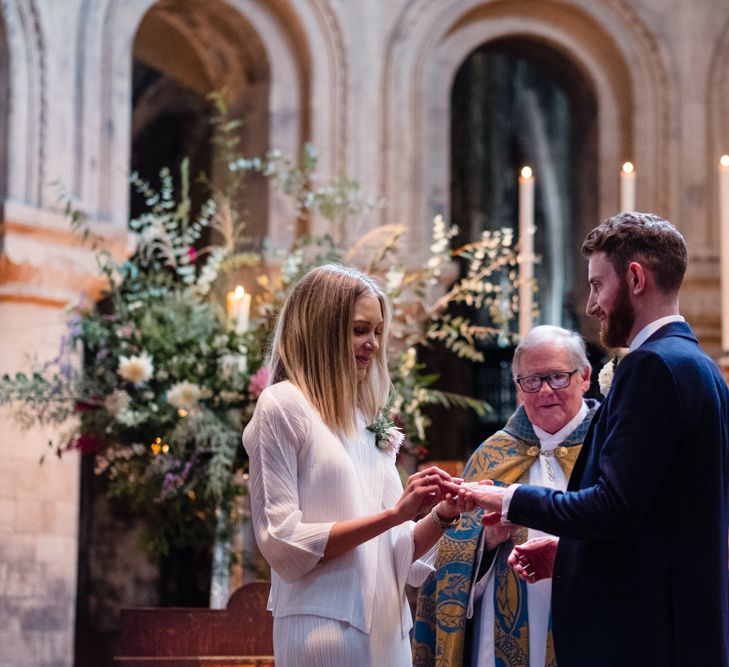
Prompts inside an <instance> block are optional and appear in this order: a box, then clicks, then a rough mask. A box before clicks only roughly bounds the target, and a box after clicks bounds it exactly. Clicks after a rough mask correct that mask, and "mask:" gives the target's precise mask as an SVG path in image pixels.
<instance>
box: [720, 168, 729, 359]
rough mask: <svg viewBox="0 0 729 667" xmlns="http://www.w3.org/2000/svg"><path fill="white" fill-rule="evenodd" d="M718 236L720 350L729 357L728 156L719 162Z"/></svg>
mask: <svg viewBox="0 0 729 667" xmlns="http://www.w3.org/2000/svg"><path fill="white" fill-rule="evenodd" d="M719 234H720V257H721V264H720V269H719V270H720V271H721V349H722V352H723V353H724V354H725V355H729V155H722V156H721V160H719Z"/></svg>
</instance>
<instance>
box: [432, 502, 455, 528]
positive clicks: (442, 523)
mask: <svg viewBox="0 0 729 667" xmlns="http://www.w3.org/2000/svg"><path fill="white" fill-rule="evenodd" d="M437 508H438V506H437V505H434V506H433V509H432V510H430V518H431V519H432V521H433V523H434V524H435V525H436V526H438V528H441V529H442V530H446V529H447V528H452V527H453V526H455V525H456V524H457V523H458V522H459V521H460V520H461V515H460V514H456V516H454V517H453V518H452V519H444V518H443V517H441V515H440V514H438V509H437Z"/></svg>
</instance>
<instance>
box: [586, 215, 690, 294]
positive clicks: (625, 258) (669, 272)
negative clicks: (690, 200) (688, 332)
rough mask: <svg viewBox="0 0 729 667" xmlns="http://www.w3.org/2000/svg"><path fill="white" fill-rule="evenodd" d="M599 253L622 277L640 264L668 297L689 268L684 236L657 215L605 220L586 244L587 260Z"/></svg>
mask: <svg viewBox="0 0 729 667" xmlns="http://www.w3.org/2000/svg"><path fill="white" fill-rule="evenodd" d="M596 252H604V253H605V254H606V255H607V257H608V259H609V260H610V263H611V264H612V266H613V269H614V270H615V273H616V274H617V275H618V276H621V277H622V276H624V275H625V272H626V271H627V270H628V265H629V264H630V262H640V263H641V264H643V266H645V267H646V268H648V269H649V270H650V271H651V273H652V274H653V276H654V277H655V280H656V285H657V287H658V289H660V290H661V291H662V292H663V293H665V294H672V293H675V292H678V290H679V288H680V287H681V283H682V282H683V277H684V274H685V273H686V266H687V264H688V250H687V248H686V241H685V240H684V238H683V236H681V232H679V231H678V229H676V228H675V227H674V226H673V225H672V224H671V223H670V222H668V220H665V219H664V218H662V217H660V216H659V215H655V214H654V213H635V212H630V213H620V214H619V215H615V216H613V217H612V218H607V219H606V220H603V222H602V223H601V224H600V225H599V226H598V227H595V229H593V230H592V231H591V232H590V233H589V234H588V235H587V238H586V239H585V241H584V243H583V244H582V254H583V255H584V256H585V257H590V255H592V254H593V253H596Z"/></svg>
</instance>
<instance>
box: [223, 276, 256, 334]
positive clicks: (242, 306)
mask: <svg viewBox="0 0 729 667" xmlns="http://www.w3.org/2000/svg"><path fill="white" fill-rule="evenodd" d="M250 315H251V295H250V294H246V291H245V290H244V289H243V286H242V285H238V287H236V288H235V290H234V291H233V292H228V322H229V323H230V324H231V325H232V326H233V327H234V328H235V330H236V331H237V332H238V333H245V332H246V331H248V321H249V318H250Z"/></svg>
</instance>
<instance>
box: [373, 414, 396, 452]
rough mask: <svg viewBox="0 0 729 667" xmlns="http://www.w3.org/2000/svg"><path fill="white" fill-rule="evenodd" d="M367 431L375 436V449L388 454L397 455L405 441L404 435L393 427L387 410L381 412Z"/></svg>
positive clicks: (393, 424)
mask: <svg viewBox="0 0 729 667" xmlns="http://www.w3.org/2000/svg"><path fill="white" fill-rule="evenodd" d="M367 430H368V431H370V433H374V434H375V445H377V448H378V449H382V450H384V451H386V452H387V453H388V454H394V455H397V453H398V452H399V451H400V446H401V445H402V443H403V442H404V440H405V434H404V433H403V432H402V431H401V430H400V429H399V428H398V427H397V426H395V423H394V422H393V421H392V418H391V417H390V412H389V410H383V411H382V412H381V413H380V416H379V418H378V419H377V421H376V422H374V423H373V424H370V425H369V426H368V427H367Z"/></svg>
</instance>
